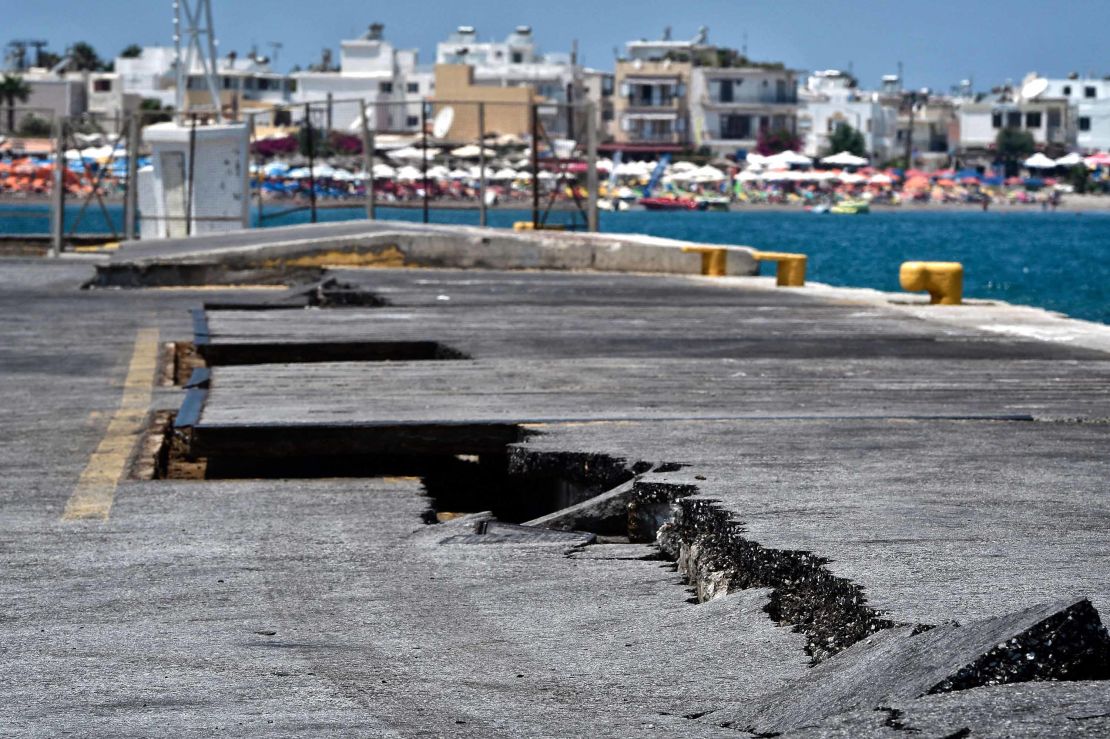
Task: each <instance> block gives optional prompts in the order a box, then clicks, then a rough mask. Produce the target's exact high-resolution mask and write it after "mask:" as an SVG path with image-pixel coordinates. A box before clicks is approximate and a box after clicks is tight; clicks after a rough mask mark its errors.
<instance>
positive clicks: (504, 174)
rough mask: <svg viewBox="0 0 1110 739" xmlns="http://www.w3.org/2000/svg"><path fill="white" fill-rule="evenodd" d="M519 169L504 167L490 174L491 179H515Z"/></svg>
mask: <svg viewBox="0 0 1110 739" xmlns="http://www.w3.org/2000/svg"><path fill="white" fill-rule="evenodd" d="M516 177H517V171H516V170H515V169H512V168H511V167H502V168H501V169H499V170H497V171H496V172H494V173H493V174H492V175H490V179H491V180H515V179H516Z"/></svg>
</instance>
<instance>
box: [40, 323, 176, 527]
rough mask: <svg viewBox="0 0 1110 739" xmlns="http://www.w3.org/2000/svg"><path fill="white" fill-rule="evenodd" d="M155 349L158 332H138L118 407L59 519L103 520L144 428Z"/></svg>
mask: <svg viewBox="0 0 1110 739" xmlns="http://www.w3.org/2000/svg"><path fill="white" fill-rule="evenodd" d="M158 350H159V344H158V329H156V328H144V329H139V332H138V334H137V335H136V337H135V348H134V350H133V351H132V353H131V364H130V365H129V366H128V368H127V378H126V379H125V380H124V381H123V397H122V398H120V402H119V408H117V409H116V412H115V413H114V414H113V415H112V420H111V421H109V422H108V430H107V431H105V432H104V438H103V439H101V441H100V445H99V446H97V448H96V451H94V452H93V453H92V456H91V457H90V458H89V463H88V464H87V465H85V471H84V472H82V473H81V479H79V480H78V481H77V487H75V488H74V489H73V494H72V495H70V496H69V501H68V502H67V503H66V509H65V513H63V514H62V519H63V520H65V521H75V520H78V519H98V520H101V521H104V520H107V518H108V512H109V511H111V510H112V501H113V500H114V499H115V497H116V486H118V485H119V481H120V478H122V477H123V473H124V471H125V469H126V467H127V460H128V459H129V458H130V457H131V452H132V450H134V448H135V444H136V442H138V440H139V438H140V437H141V436H142V433H143V429H144V427H145V425H146V417H147V413H148V412H149V411H150V399H151V396H152V394H153V392H154V379H155V375H156V370H157V368H158Z"/></svg>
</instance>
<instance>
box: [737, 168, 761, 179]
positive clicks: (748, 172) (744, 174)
mask: <svg viewBox="0 0 1110 739" xmlns="http://www.w3.org/2000/svg"><path fill="white" fill-rule="evenodd" d="M736 179H737V180H738V181H740V182H758V181H759V175H758V174H756V173H755V172H752V171H751V170H744V171H743V172H741V173H740V174H738V175H736Z"/></svg>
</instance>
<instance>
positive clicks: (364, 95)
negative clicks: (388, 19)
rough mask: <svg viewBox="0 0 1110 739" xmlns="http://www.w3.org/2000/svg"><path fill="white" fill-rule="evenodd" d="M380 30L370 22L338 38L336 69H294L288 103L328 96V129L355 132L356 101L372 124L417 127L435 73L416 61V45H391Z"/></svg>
mask: <svg viewBox="0 0 1110 739" xmlns="http://www.w3.org/2000/svg"><path fill="white" fill-rule="evenodd" d="M383 31H384V26H382V24H380V23H374V24H372V25H371V26H370V29H369V30H368V31H367V33H366V34H365V35H364V36H363V37H362V38H358V39H350V40H346V41H342V42H341V43H340V45H339V69H338V70H337V71H308V72H295V73H293V75H292V78H293V79H294V80H295V81H296V92H295V93H293V96H292V100H293V102H294V103H310V102H311V103H319V102H326V101H327V100H328V99H329V97H330V98H331V100H332V101H333V102H332V105H331V112H330V117H331V126H332V128H333V129H339V130H347V131H354V130H357V129H358V128H359V126H360V125H361V124H360V112H359V108H360V104H359V102H357V101H359V100H365V101H366V106H367V107H366V111H367V117H368V120H369V124H370V127H371V128H373V129H375V130H378V131H417V130H419V128H420V105H419V104H418V103H419V101H420V100H422V99H423V98H425V97H429V96H431V94H432V92H433V91H434V87H435V74H434V72H433V71H432V70H431V69H430V68H424V67H420V66H419V65H418V52H417V50H416V49H398V48H396V47H395V46H394V45H393V44H392V43H390V42H389V41H386V40H385V38H384V35H383ZM337 101H338V102H337ZM405 101H409V102H408V103H405ZM298 116H299V114H297V115H295V116H294V117H298Z"/></svg>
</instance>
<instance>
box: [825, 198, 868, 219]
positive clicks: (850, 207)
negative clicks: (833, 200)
mask: <svg viewBox="0 0 1110 739" xmlns="http://www.w3.org/2000/svg"><path fill="white" fill-rule="evenodd" d="M829 212H830V213H835V214H836V215H840V216H857V215H861V214H863V213H870V212H871V206H870V205H869V204H868V203H867V201H865V200H845V201H844V202H842V203H837V204H836V205H834V206H833V207H831V208H829Z"/></svg>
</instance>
